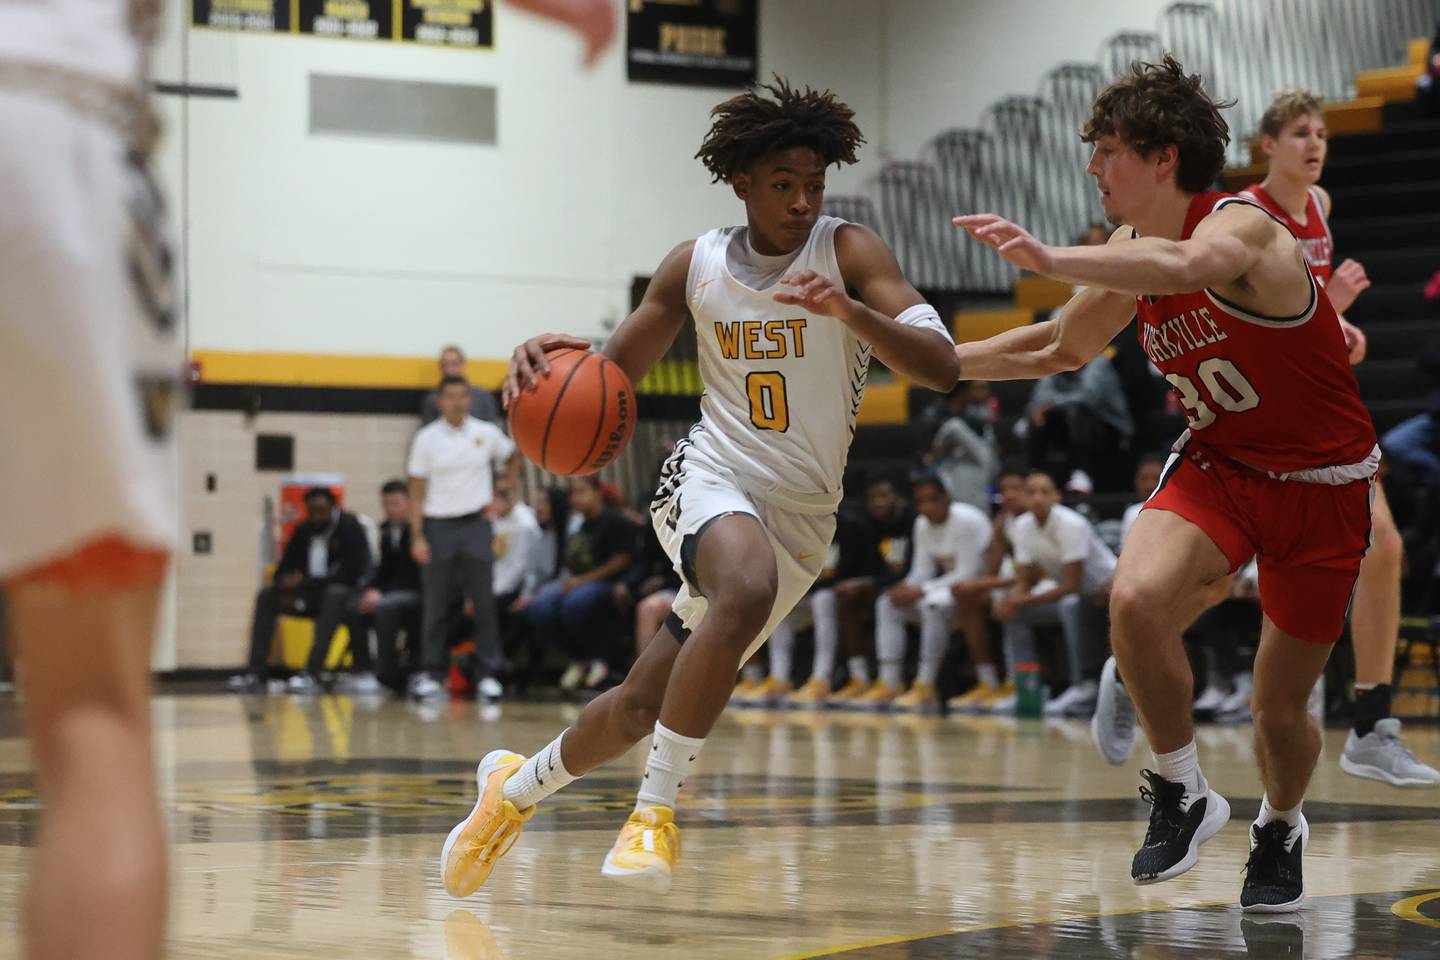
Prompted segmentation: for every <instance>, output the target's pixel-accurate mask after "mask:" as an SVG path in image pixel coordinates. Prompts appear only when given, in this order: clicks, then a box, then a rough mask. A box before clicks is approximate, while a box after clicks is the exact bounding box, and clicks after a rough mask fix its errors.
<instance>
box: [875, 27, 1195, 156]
mask: <svg viewBox="0 0 1440 960" xmlns="http://www.w3.org/2000/svg"><path fill="white" fill-rule="evenodd" d="M1172 2H1173V0H1003V2H1000V0H887V4H886V6H887V11H888V16H887V17H886V20H885V24H884V46H885V73H884V77H883V79H884V83H885V91H884V96H883V114H882V116H883V123H884V135H883V136H884V150H885V152H886V153H887V154H888V155H890V156H892V157H896V158H913V157H916V156H917V155H918V154H919V152H920V148H921V147H922V146H923V145H924V143H925V141H926V140H928V139H930V138H931V137H932V136H934V135H935V134H937V133H939V132H940V131H942V130H946V129H949V128H952V127H974V126H977V125H978V124H979V123H980V117H981V115H982V114H983V113H984V110H985V108H986V107H987V106H989V105H990V104H991V103H993V102H995V101H996V100H998V99H1000V98H1001V97H1003V96H1006V95H1009V94H1031V95H1033V94H1034V93H1035V92H1036V90H1037V89H1038V87H1039V85H1040V79H1041V78H1042V77H1043V76H1044V75H1045V74H1046V72H1048V71H1049V70H1050V69H1051V68H1053V67H1055V66H1056V65H1057V64H1059V63H1061V62H1064V61H1067V60H1082V61H1091V62H1094V61H1095V60H1096V56H1097V52H1098V51H1099V49H1100V46H1101V44H1102V43H1104V41H1105V40H1106V39H1107V38H1108V37H1110V36H1111V35H1112V34H1115V33H1118V32H1120V31H1122V30H1125V31H1129V30H1154V29H1155V25H1156V20H1157V18H1158V17H1159V15H1160V12H1161V11H1162V10H1163V9H1164V8H1165V7H1167V6H1169V5H1170V4H1171V3H1172Z"/></svg>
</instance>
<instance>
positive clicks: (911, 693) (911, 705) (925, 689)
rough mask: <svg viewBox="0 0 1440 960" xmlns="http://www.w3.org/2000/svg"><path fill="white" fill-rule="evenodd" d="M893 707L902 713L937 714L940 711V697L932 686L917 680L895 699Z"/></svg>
mask: <svg viewBox="0 0 1440 960" xmlns="http://www.w3.org/2000/svg"><path fill="white" fill-rule="evenodd" d="M892 706H894V708H895V709H896V710H898V711H900V712H901V713H936V712H939V710H940V695H939V694H938V693H937V692H936V691H935V688H934V687H933V686H931V685H930V684H928V683H923V682H921V681H919V680H916V681H915V683H914V684H912V685H911V687H910V689H909V690H907V691H905V692H904V693H902V694H900V696H898V697H896V698H895V700H894V702H893V704H892Z"/></svg>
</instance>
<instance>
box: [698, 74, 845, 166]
mask: <svg viewBox="0 0 1440 960" xmlns="http://www.w3.org/2000/svg"><path fill="white" fill-rule="evenodd" d="M767 93H768V94H769V96H768V97H767V96H766V94H767ZM710 116H711V117H712V118H714V122H713V123H711V125H710V132H709V133H707V134H706V135H705V140H704V142H703V143H701V144H700V149H699V151H697V152H696V154H695V156H696V158H697V159H699V161H700V162H701V163H703V164H704V165H705V169H706V170H709V171H710V174H711V176H712V177H713V178H714V179H715V180H723V181H725V182H726V183H729V182H730V181H731V180H732V179H734V177H735V175H736V174H739V173H744V172H745V171H747V170H749V169H750V168H751V167H752V166H754V165H755V164H756V163H757V162H758V161H760V160H762V159H764V158H765V157H766V156H769V155H770V154H772V153H775V152H776V151H778V150H788V149H790V148H791V147H809V148H810V149H811V150H814V151H815V152H816V153H818V154H819V155H820V160H821V162H822V163H824V164H825V166H826V167H829V166H830V165H831V164H833V163H854V162H855V151H856V149H858V148H859V146H860V144H862V143H864V142H865V137H864V136H863V135H862V134H861V133H860V128H859V127H857V126H855V111H854V110H851V109H850V108H849V107H848V106H846V105H845V104H844V103H842V102H841V101H840V100H839V98H837V97H836V96H835V94H833V93H831V92H830V91H829V90H825V91H823V92H822V91H818V90H812V89H810V88H809V87H805V88H804V89H801V90H797V89H795V88H794V87H792V86H790V84H789V83H788V82H786V81H785V80H784V79H782V78H781V77H779V76H775V77H774V81H773V82H772V83H764V84H759V85H756V86H753V87H751V88H750V89H749V90H747V91H745V92H744V93H742V94H740V95H739V96H736V97H731V98H730V99H729V100H726V101H725V102H724V103H722V104H719V105H718V106H716V107H715V109H713V110H711V111H710Z"/></svg>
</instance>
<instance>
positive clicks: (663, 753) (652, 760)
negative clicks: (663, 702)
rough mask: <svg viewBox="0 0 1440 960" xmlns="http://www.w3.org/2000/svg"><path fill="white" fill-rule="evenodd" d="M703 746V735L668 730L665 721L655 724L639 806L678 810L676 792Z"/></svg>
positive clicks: (641, 784)
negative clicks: (691, 735) (690, 734)
mask: <svg viewBox="0 0 1440 960" xmlns="http://www.w3.org/2000/svg"><path fill="white" fill-rule="evenodd" d="M703 746H705V739H704V738H703V737H701V738H699V739H696V738H695V737H682V736H680V734H678V733H676V732H674V731H673V730H667V729H666V728H665V726H664V725H663V724H660V723H657V724H655V734H654V736H653V737H651V740H650V755H649V756H648V757H646V758H645V779H644V780H642V781H641V783H640V793H639V794H638V795H637V796H636V798H635V809H636V810H639V809H640V808H641V807H669V808H670V809H671V810H674V809H675V795H676V794H678V793H679V792H680V788H681V787H683V786H685V778H686V777H687V776H689V775H690V764H692V763H694V762H695V758H696V757H697V756H699V755H700V748H701V747H703Z"/></svg>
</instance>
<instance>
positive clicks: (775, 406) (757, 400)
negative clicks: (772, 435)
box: [745, 370, 790, 433]
mask: <svg viewBox="0 0 1440 960" xmlns="http://www.w3.org/2000/svg"><path fill="white" fill-rule="evenodd" d="M745 392H746V394H747V395H748V396H749V397H750V422H751V424H753V425H754V426H755V427H756V428H757V429H760V430H777V431H779V432H780V433H784V432H785V431H786V430H789V429H790V402H789V400H788V399H787V398H786V396H785V375H784V374H783V373H779V372H778V371H774V370H767V371H763V372H757V373H751V374H747V375H746V376H745Z"/></svg>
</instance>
